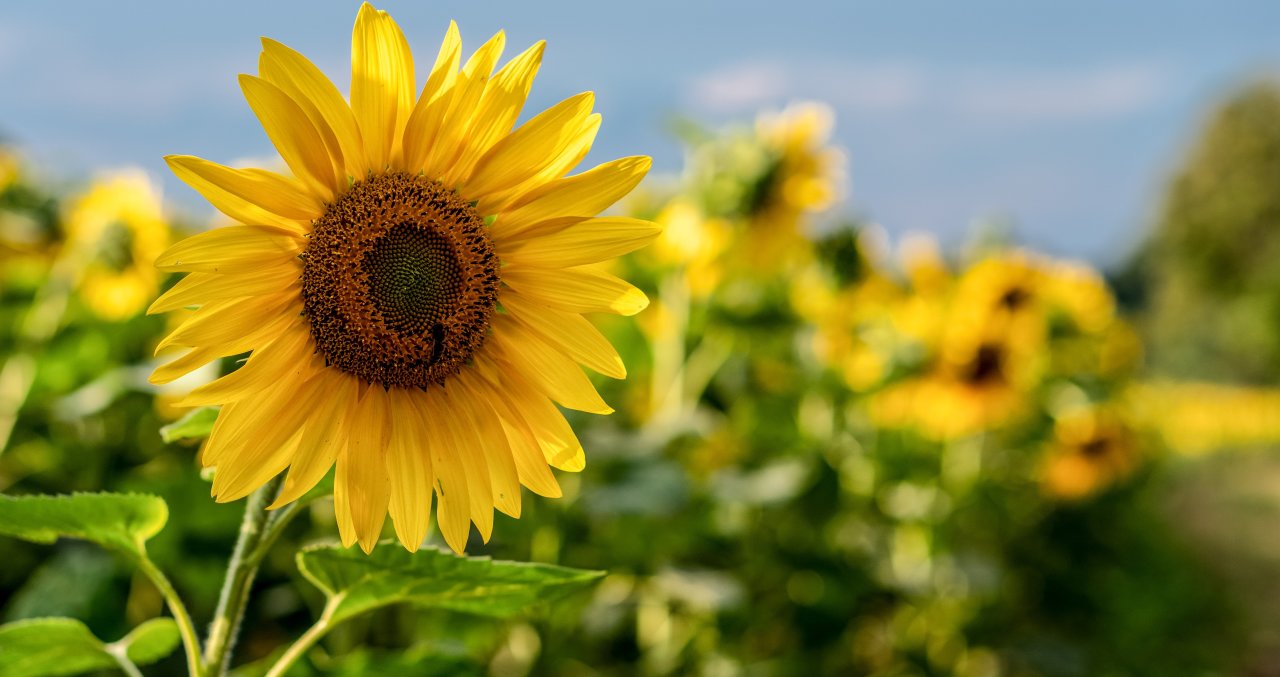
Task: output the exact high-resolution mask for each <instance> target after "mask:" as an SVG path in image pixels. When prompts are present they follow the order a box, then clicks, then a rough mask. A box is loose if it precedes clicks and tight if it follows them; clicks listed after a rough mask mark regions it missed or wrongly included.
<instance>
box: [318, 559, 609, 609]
mask: <svg viewBox="0 0 1280 677" xmlns="http://www.w3.org/2000/svg"><path fill="white" fill-rule="evenodd" d="M298 569H299V570H300V571H301V572H302V574H303V575H304V576H306V577H307V580H309V581H311V582H312V583H314V584H315V585H316V587H318V588H320V589H321V590H322V591H324V593H325V595H326V596H328V598H329V603H330V605H331V607H332V611H331V622H332V623H333V624H337V623H340V622H342V621H343V620H346V619H348V618H351V617H352V616H356V615H358V614H362V613H365V612H367V611H371V610H373V609H377V608H379V607H384V606H388V605H391V604H401V603H404V604H411V605H413V606H416V607H420V608H424V609H446V610H449V611H461V612H465V613H470V614H477V615H480V616H490V617H494V618H509V617H511V616H515V615H517V614H520V613H524V612H526V611H528V610H529V609H531V608H533V607H534V606H536V605H537V604H538V603H540V602H544V601H547V600H549V599H552V598H554V597H556V596H559V595H562V594H565V593H568V592H570V591H573V590H576V589H579V588H582V587H584V586H586V585H588V584H590V583H592V582H594V581H596V580H598V579H599V578H600V577H601V576H603V575H604V572H602V571H583V570H580V569H569V568H565V567H559V566H553V565H549V564H532V563H525V562H501V561H494V560H491V559H489V558H488V557H459V556H457V555H453V554H450V553H447V552H444V551H441V550H436V549H434V548H425V549H423V550H419V551H418V552H416V553H410V552H408V551H406V550H405V549H403V548H401V547H399V546H398V545H397V544H396V543H394V542H391V541H388V542H384V543H382V544H381V547H379V548H376V549H375V550H374V551H373V553H372V554H370V555H365V554H364V553H362V552H360V551H358V550H354V549H344V548H339V547H336V546H317V547H311V548H306V549H304V550H302V551H301V552H299V553H298Z"/></svg>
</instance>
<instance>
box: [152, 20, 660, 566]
mask: <svg viewBox="0 0 1280 677" xmlns="http://www.w3.org/2000/svg"><path fill="white" fill-rule="evenodd" d="M504 42H505V38H504V36H503V34H502V33H501V32H499V33H498V34H497V35H495V36H494V37H493V38H492V39H490V40H489V41H488V42H486V43H485V44H484V45H483V46H481V47H480V48H479V49H478V50H477V51H476V52H475V53H474V55H472V56H471V57H470V59H468V60H466V61H465V63H464V62H462V61H461V41H460V38H459V34H458V28H457V25H456V24H452V25H450V27H449V30H448V32H447V34H446V35H445V38H444V43H443V45H442V46H441V48H440V52H439V55H438V56H437V57H436V60H435V63H434V66H433V67H432V68H431V71H430V74H429V76H428V77H427V80H426V86H425V87H424V88H423V90H422V92H421V94H420V95H418V96H415V79H414V61H413V58H412V56H411V55H410V52H409V46H408V43H407V42H406V40H405V38H404V36H403V34H402V33H401V31H400V29H399V27H397V25H396V24H395V22H394V21H393V20H392V19H391V17H389V16H388V15H387V14H386V13H385V12H381V11H377V10H375V9H373V8H372V7H371V6H369V5H368V4H365V5H364V6H362V7H361V9H360V12H359V15H358V16H357V18H356V23H355V30H354V33H353V36H352V48H351V54H352V58H351V61H352V74H351V97H350V103H348V102H347V101H346V100H345V99H344V98H343V97H342V95H341V94H340V93H339V91H338V89H337V87H335V86H334V85H333V84H332V83H331V82H330V81H329V79H328V78H326V77H325V76H324V75H323V74H322V73H321V72H320V70H318V69H317V68H316V67H315V66H314V65H312V64H311V62H309V61H308V60H306V59H305V58H304V57H302V56H301V55H299V54H298V53H296V52H294V51H293V50H291V49H289V48H287V47H285V46H284V45H281V44H280V43H277V42H274V41H272V40H267V39H264V40H263V50H264V51H263V53H262V55H261V57H260V60H259V71H260V77H253V76H249V75H242V76H241V77H240V84H241V87H242V88H243V90H244V93H245V96H246V98H247V99H248V102H249V106H250V107H251V108H252V109H253V111H254V112H255V113H256V114H257V116H258V119H259V120H260V121H261V122H262V125H263V127H264V128H265V130H266V133H267V136H268V137H270V139H271V141H272V143H274V144H275V147H276V149H277V150H278V151H279V152H280V155H281V156H282V157H283V159H284V162H285V163H286V164H287V165H288V167H289V169H290V172H291V175H280V174H275V173H271V172H268V171H263V170H260V169H232V168H229V167H224V166H221V165H217V164H214V163H211V162H207V161H205V160H201V159H198V158H194V157H188V156H173V157H169V158H167V160H168V162H169V165H170V167H172V169H173V170H174V172H175V173H176V174H177V175H178V176H179V177H180V178H182V179H183V180H184V181H186V182H187V183H188V184H189V185H191V186H192V187H193V188H195V189H196V190H198V191H199V192H200V193H201V194H203V195H204V196H205V197H206V198H207V199H208V200H209V201H210V202H212V203H213V204H214V206H216V207H217V208H219V209H220V210H222V211H223V212H225V213H226V214H227V215H229V216H231V217H232V218H234V219H236V220H237V221H239V222H240V223H242V224H244V225H234V226H229V227H225V228H219V229H217V230H213V231H210V232H208V233H203V234H200V235H197V236H195V237H192V238H190V239H188V240H186V241H184V242H181V243H179V244H177V245H175V246H174V247H172V248H171V249H169V250H168V251H167V252H166V253H165V254H164V255H163V256H161V257H160V259H159V260H158V266H159V267H160V268H161V269H162V270H166V271H185V272H189V273H190V275H188V276H187V277H186V278H185V279H184V280H182V281H181V282H179V283H178V284H177V285H176V286H175V287H174V288H173V289H172V290H170V291H169V292H168V293H166V294H164V295H163V296H162V297H160V299H158V300H157V301H156V303H155V304H154V305H153V306H152V308H151V310H152V311H153V312H164V311H170V310H174V309H177V308H182V307H185V306H189V305H196V304H198V305H200V306H201V307H200V309H199V311H197V312H196V313H195V314H194V315H193V316H192V317H191V319H189V320H187V321H186V322H184V323H183V324H182V325H181V326H180V327H179V328H178V329H177V330H175V331H174V332H173V333H172V334H170V335H169V336H168V338H166V339H165V340H164V341H163V342H162V343H161V346H160V348H162V349H163V348H165V347H168V346H170V345H178V346H187V347H190V348H191V349H192V350H191V351H190V352H189V353H187V354H186V355H184V356H182V357H180V358H178V359H176V360H174V361H173V362H170V363H169V364H167V365H164V366H162V367H160V368H159V369H157V371H156V373H155V374H154V376H153V380H155V381H157V382H165V381H169V380H172V379H174V378H177V377H178V376H180V375H182V374H184V373H186V372H188V371H190V370H191V369H194V368H195V367H197V366H199V365H201V364H204V363H207V362H209V361H210V360H213V359H216V358H219V357H222V356H228V355H236V354H240V353H244V352H246V351H252V355H251V356H250V357H249V359H248V361H247V362H246V363H245V364H244V365H243V366H242V367H240V368H239V369H238V370H237V371H235V372H233V373H231V374H230V375H228V376H225V377H223V378H221V379H219V380H217V381H215V382H213V383H211V384H209V385H206V386H203V387H201V388H198V389H196V390H195V391H193V392H192V393H191V395H190V396H188V397H187V398H186V399H185V401H184V404H186V405H189V406H198V405H221V406H222V412H221V414H220V416H219V417H218V421H217V424H216V426H215V427H214V430H213V433H212V434H211V436H210V438H209V440H208V442H207V443H206V446H205V449H204V453H203V456H202V461H203V463H204V464H205V465H206V466H214V467H216V468H217V473H216V474H215V478H214V483H213V493H214V495H215V496H216V497H217V498H218V500H219V501H230V500H234V499H237V498H240V497H242V496H245V495H246V494H248V493H250V492H251V491H253V489H254V488H256V487H258V486H260V485H262V484H263V483H264V482H267V481H268V480H269V479H271V478H272V477H273V476H275V475H277V474H278V473H280V472H282V471H284V470H285V468H286V467H287V468H288V475H287V477H286V479H285V482H284V485H283V487H282V490H281V493H280V495H279V497H278V498H277V499H276V501H275V504H274V505H275V506H281V505H284V504H286V503H288V502H290V501H293V500H295V499H297V498H298V497H299V496H301V495H302V494H303V493H305V492H306V491H307V490H308V489H310V488H311V487H312V486H313V485H315V484H316V483H317V482H318V481H319V480H320V479H321V478H322V477H323V476H324V475H325V473H326V472H327V471H328V469H329V467H330V466H332V465H334V464H336V466H337V470H336V473H335V480H334V503H335V508H336V513H337V522H338V530H339V533H340V534H341V537H342V541H343V543H344V544H346V545H350V544H351V543H353V542H356V541H359V543H360V546H361V547H362V548H363V549H365V550H366V551H369V550H371V549H372V548H373V546H374V544H375V543H376V541H377V539H378V535H379V532H380V531H381V529H382V526H383V523H384V520H385V517H386V515H387V514H388V512H389V513H390V515H391V518H392V521H393V523H394V526H395V531H396V534H397V536H398V537H399V539H400V542H401V543H403V544H404V546H405V547H406V548H408V549H410V550H413V549H416V548H417V547H418V546H419V544H421V543H422V541H423V540H424V538H425V537H426V534H427V531H428V524H429V520H430V516H431V506H432V501H433V495H434V498H435V500H436V502H437V503H436V505H437V506H438V507H437V515H438V521H439V525H440V529H441V531H442V532H443V534H444V538H445V540H446V541H447V542H448V544H449V545H450V546H451V547H452V548H453V549H454V550H457V551H461V550H462V549H463V548H464V547H465V545H466V542H467V536H468V532H469V530H470V524H471V523H472V522H474V523H475V525H476V527H477V529H478V530H479V532H480V535H481V536H482V537H483V538H484V539H485V540H487V539H488V538H489V536H490V534H491V533H492V530H493V509H494V508H495V507H496V508H497V509H498V510H500V511H502V512H504V513H506V514H508V515H511V516H515V517H518V516H519V514H520V485H524V486H525V487H528V488H529V489H530V490H532V491H533V492H535V493H537V494H540V495H544V496H559V495H560V488H559V485H558V484H557V482H556V479H555V477H554V476H553V475H552V474H551V471H550V469H549V468H548V464H549V465H550V466H552V467H555V468H558V469H561V470H568V471H577V470H580V469H581V468H582V467H583V463H584V461H583V451H582V446H581V445H580V444H579V442H578V440H577V438H576V437H575V435H574V433H573V430H572V429H571V428H570V427H569V424H568V423H567V422H566V421H565V419H564V416H562V415H561V413H560V411H559V410H558V409H557V408H556V406H555V404H553V402H555V403H558V404H560V405H561V406H564V407H568V408H571V409H577V410H581V411H586V412H592V413H598V414H607V413H610V412H611V411H612V410H611V409H610V408H609V407H608V405H606V404H605V403H604V402H603V401H602V400H601V399H600V396H599V395H598V394H597V393H596V391H595V388H594V387H593V386H592V385H591V383H590V381H588V379H587V377H586V375H585V374H584V373H583V372H582V370H581V369H580V368H579V366H578V365H579V364H582V365H585V366H587V367H590V368H591V369H593V370H595V371H598V372H600V373H602V374H605V375H607V376H611V377H614V378H622V377H624V376H625V370H624V368H623V365H622V361H621V359H620V358H619V357H618V354H617V352H615V351H614V349H613V347H612V346H611V345H609V342H608V341H607V340H606V339H605V338H604V336H603V335H601V334H600V332H599V331H597V330H596V329H595V328H594V327H593V326H592V324H591V323H590V322H589V321H587V320H586V319H585V318H583V317H582V314H583V313H597V312H608V313H618V314H623V315H631V314H634V313H637V312H639V311H640V310H641V309H643V308H644V307H645V305H646V304H647V299H646V298H645V295H644V294H643V293H641V292H640V291H639V290H638V289H636V288H635V287H633V286H632V285H630V284H628V283H626V282H624V281H622V280H620V279H618V278H616V277H614V276H613V275H610V274H608V273H606V272H604V271H603V270H602V269H601V268H600V267H598V266H597V265H596V264H598V263H599V262H601V261H605V260H607V259H611V258H614V257H617V256H619V255H621V254H624V253H626V252H628V251H631V250H633V249H637V248H639V247H641V246H643V245H644V244H646V243H647V242H649V241H650V240H652V239H653V238H654V237H656V236H657V234H658V232H659V229H658V227H657V226H656V225H654V224H652V223H649V222H646V221H640V220H636V219H629V218H594V217H595V216H596V215H597V214H598V213H599V212H601V211H602V210H604V209H606V208H607V207H609V206H610V205H612V204H613V203H614V202H615V201H617V200H618V199H619V198H621V197H622V196H623V195H625V194H627V193H628V192H629V191H631V189H632V188H634V187H635V186H636V185H637V184H638V183H639V182H640V180H641V179H642V178H643V177H644V175H645V173H646V172H647V171H648V169H649V165H650V161H649V159H648V158H645V157H631V158H624V159H620V160H615V161H613V162H608V163H605V164H602V165H600V166H598V167H595V168H594V169H591V170H589V171H586V172H582V173H580V174H576V175H574V176H566V174H567V173H568V172H569V171H570V170H571V169H573V168H574V167H575V166H576V165H577V164H578V163H579V162H580V161H581V160H582V159H583V157H584V156H585V155H586V154H587V151H588V149H589V148H590V146H591V143H592V141H593V140H594V138H595V134H596V131H597V129H598V128H599V125H600V116H599V115H597V114H592V113H591V107H592V104H593V97H592V95H591V94H590V93H583V94H579V95H577V96H573V97H571V98H569V99H567V100H565V101H564V102H562V103H560V104H557V105H556V106H553V107H552V108H550V109H549V110H547V111H545V112H543V113H541V114H539V115H537V116H535V117H533V118H532V119H530V120H529V121H528V122H526V123H524V124H523V125H522V126H520V127H519V128H518V129H515V130H514V131H512V129H513V127H514V124H515V122H516V119H517V118H518V117H519V115H520V110H521V108H522V107H523V104H524V102H525V99H526V96H527V94H528V92H529V88H530V85H531V84H532V81H533V78H534V75H535V74H536V72H537V70H538V66H539V64H540V62H541V58H542V51H543V43H541V42H539V43H537V44H535V45H534V46H532V47H530V48H529V49H528V50H526V51H524V52H523V53H521V54H520V55H518V56H516V57H515V58H514V59H512V60H511V61H509V62H508V63H507V64H506V65H505V66H503V67H502V68H501V69H500V70H498V71H497V72H496V73H494V72H493V69H494V66H495V64H496V63H497V61H498V58H499V55H500V53H501V52H502V49H503V46H504ZM460 65H461V68H459V66H460Z"/></svg>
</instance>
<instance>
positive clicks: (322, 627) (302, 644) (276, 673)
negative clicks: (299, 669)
mask: <svg viewBox="0 0 1280 677" xmlns="http://www.w3.org/2000/svg"><path fill="white" fill-rule="evenodd" d="M341 600H342V596H341V595H339V596H336V597H331V598H329V601H328V602H327V603H326V604H325V605H324V613H322V614H320V618H319V619H317V620H316V622H315V624H314V625H312V626H311V627H310V628H307V631H306V632H304V633H302V636H301V637H299V638H298V639H297V640H296V641H294V643H293V644H291V645H289V648H288V649H286V650H285V652H284V654H282V655H281V656H280V659H279V660H277V661H276V663H275V665H272V666H271V669H270V670H268V671H267V675H266V677H284V674H285V673H286V672H288V671H289V668H290V667H293V664H294V663H296V662H297V661H298V659H299V658H301V657H302V655H303V654H304V653H306V652H307V650H308V649H310V648H311V647H313V646H315V644H316V642H318V641H320V638H321V637H324V636H325V634H327V633H328V632H329V630H331V629H332V628H333V625H332V620H333V613H334V611H335V610H336V609H337V608H338V603H339V602H340V601H341Z"/></svg>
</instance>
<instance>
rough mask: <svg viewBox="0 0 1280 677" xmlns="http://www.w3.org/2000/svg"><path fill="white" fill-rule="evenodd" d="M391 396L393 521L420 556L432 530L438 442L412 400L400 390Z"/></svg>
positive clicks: (410, 394)
mask: <svg viewBox="0 0 1280 677" xmlns="http://www.w3.org/2000/svg"><path fill="white" fill-rule="evenodd" d="M389 394H390V396H391V441H390V442H389V443H388V445H387V472H388V474H389V475H390V477H391V503H390V509H391V521H392V524H393V525H394V526H395V529H396V536H397V537H398V538H399V539H400V543H402V544H403V545H404V547H405V548H407V549H408V550H409V552H416V551H417V550H418V548H419V547H420V546H421V545H422V542H423V541H424V540H426V538H427V531H428V529H429V528H430V527H431V496H432V489H431V479H432V476H431V454H430V452H428V451H427V449H428V448H429V447H430V445H432V444H436V443H438V442H437V441H436V440H432V439H429V438H428V437H427V432H426V429H424V428H423V426H422V417H421V416H419V414H418V412H417V410H416V409H415V407H414V405H413V402H412V401H410V400H411V398H413V397H416V396H418V393H416V392H409V391H407V390H403V389H400V388H396V389H393V390H392V391H391V392H390V393H389Z"/></svg>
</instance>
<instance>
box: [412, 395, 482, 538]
mask: <svg viewBox="0 0 1280 677" xmlns="http://www.w3.org/2000/svg"><path fill="white" fill-rule="evenodd" d="M439 395H440V392H439V391H438V390H433V391H431V392H429V393H427V396H425V397H419V398H415V399H414V404H415V405H416V408H417V410H418V415H419V416H421V417H422V425H423V429H424V430H426V433H427V435H426V439H427V441H428V448H427V450H428V451H429V452H430V454H431V473H432V475H433V476H434V477H435V481H434V482H433V483H432V485H433V488H434V489H435V492H436V504H437V505H438V506H439V508H438V509H437V511H436V514H437V517H438V523H439V525H440V533H441V534H443V535H444V541H445V543H447V544H449V547H450V548H452V549H453V551H454V552H457V553H461V552H462V551H463V549H465V548H466V547H467V537H468V536H469V535H470V532H471V505H470V501H471V499H470V495H469V492H470V487H468V486H467V474H466V471H465V470H463V469H462V459H461V456H460V454H461V453H462V451H463V450H462V449H461V448H460V445H459V443H458V441H457V440H456V439H455V438H454V436H453V433H452V429H451V428H449V427H447V426H445V425H444V419H445V418H446V417H447V415H448V412H447V411H445V407H444V406H443V404H442V402H441V400H440V397H439Z"/></svg>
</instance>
